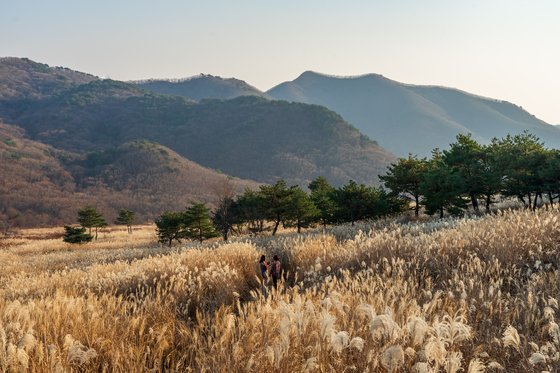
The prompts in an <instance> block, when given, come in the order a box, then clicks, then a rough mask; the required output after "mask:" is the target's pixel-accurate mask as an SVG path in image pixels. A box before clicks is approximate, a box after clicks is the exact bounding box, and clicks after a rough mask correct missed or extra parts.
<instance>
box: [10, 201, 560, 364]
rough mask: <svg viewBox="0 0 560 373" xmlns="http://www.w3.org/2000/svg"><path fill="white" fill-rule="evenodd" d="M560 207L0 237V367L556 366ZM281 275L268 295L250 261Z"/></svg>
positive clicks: (32, 232) (559, 356)
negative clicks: (283, 227)
mask: <svg viewBox="0 0 560 373" xmlns="http://www.w3.org/2000/svg"><path fill="white" fill-rule="evenodd" d="M559 215H560V212H559V211H558V210H539V211H536V212H532V211H528V210H518V211H508V212H502V213H497V214H494V215H486V216H482V217H476V218H469V219H445V220H438V221H425V222H422V221H420V222H416V223H414V222H412V223H399V222H391V221H379V222H373V223H360V224H356V225H355V226H354V227H352V226H335V227H331V228H328V229H327V230H326V232H322V231H321V230H320V229H317V230H308V231H307V232H306V233H304V234H301V235H298V234H296V233H292V232H284V233H282V234H280V235H279V236H277V237H268V236H266V237H265V236H260V237H252V238H249V237H247V238H237V239H236V240H234V241H232V242H230V243H224V242H222V241H219V240H215V241H214V242H210V243H207V244H204V245H202V246H200V245H198V244H193V243H189V244H182V245H177V246H174V247H170V248H169V247H167V246H161V245H160V244H158V243H157V238H156V235H155V232H154V227H153V226H143V227H136V228H137V229H136V230H135V231H134V233H133V234H132V235H128V234H127V233H126V229H116V228H113V229H107V230H103V231H102V232H101V233H100V236H99V240H98V241H97V242H94V243H91V244H84V245H70V244H65V243H63V242H62V239H61V234H62V229H50V230H48V229H34V230H23V231H20V236H16V237H11V238H3V239H1V240H0V371H2V372H27V371H29V372H71V371H73V372H144V371H146V372H147V371H150V372H163V371H174V372H191V371H192V372H262V371H270V372H409V371H411V372H419V373H420V372H459V371H463V372H469V373H474V372H485V371H486V372H542V371H549V372H554V371H558V370H560V327H559V325H558V324H557V322H556V318H557V317H558V316H559V315H557V313H559V307H558V302H559V300H560V272H559V269H558V265H559V259H560V256H559V253H558V249H559V247H560V219H559ZM261 254H265V255H266V256H267V259H269V258H271V257H272V255H275V254H276V255H279V257H280V259H281V261H282V263H283V268H284V270H285V275H286V276H285V282H284V283H283V284H281V286H280V287H279V292H277V293H275V292H272V291H271V295H270V296H268V297H267V298H264V297H263V296H262V295H261V292H260V290H259V280H258V278H257V274H258V269H257V260H258V258H259V256H260V255H261Z"/></svg>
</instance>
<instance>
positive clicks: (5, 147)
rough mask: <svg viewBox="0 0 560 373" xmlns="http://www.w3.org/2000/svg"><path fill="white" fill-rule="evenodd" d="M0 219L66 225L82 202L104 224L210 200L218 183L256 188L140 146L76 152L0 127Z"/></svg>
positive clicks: (213, 200)
mask: <svg viewBox="0 0 560 373" xmlns="http://www.w3.org/2000/svg"><path fill="white" fill-rule="evenodd" d="M0 174H1V175H2V178H0V222H6V221H10V223H12V224H15V225H18V226H38V225H54V224H64V223H66V224H68V223H71V222H74V221H75V219H76V211H77V210H78V209H79V208H81V207H83V206H84V205H86V204H91V205H95V206H97V207H98V208H99V209H100V211H102V212H103V213H104V214H105V215H106V217H107V218H108V219H110V221H112V220H113V219H114V217H115V216H116V214H117V212H118V209H119V208H123V207H124V208H129V209H131V210H133V211H135V212H136V214H137V217H138V221H139V222H143V221H146V220H152V219H153V218H154V217H155V216H156V215H158V214H159V213H161V212H162V211H163V210H166V209H177V208H181V207H183V206H187V205H188V204H189V203H190V202H192V201H204V202H207V203H209V204H210V205H213V204H214V203H216V202H217V198H218V195H219V193H220V189H221V188H223V186H224V183H225V182H226V180H229V182H228V183H230V184H231V186H232V188H233V189H234V190H236V191H237V192H241V191H242V190H243V189H245V188H247V187H249V188H256V187H257V186H258V184H257V183H255V182H252V181H247V180H240V179H236V178H229V179H228V177H227V176H226V175H223V174H220V173H218V172H216V171H213V170H210V169H207V168H204V167H202V166H200V165H198V164H196V163H194V162H192V161H189V160H187V159H185V158H183V157H181V156H179V155H178V154H177V153H175V152H173V151H172V150H170V149H168V148H166V147H164V146H161V145H159V144H155V143H150V142H148V141H136V142H129V143H125V144H123V145H121V146H119V147H117V148H111V149H107V150H106V151H103V152H94V153H88V154H85V155H80V154H76V153H69V152H65V151H60V150H57V149H55V148H52V147H51V146H48V145H45V144H41V143H39V142H36V141H33V140H30V139H28V138H26V137H25V135H24V131H23V130H22V129H20V128H18V127H15V126H11V125H7V124H3V123H0Z"/></svg>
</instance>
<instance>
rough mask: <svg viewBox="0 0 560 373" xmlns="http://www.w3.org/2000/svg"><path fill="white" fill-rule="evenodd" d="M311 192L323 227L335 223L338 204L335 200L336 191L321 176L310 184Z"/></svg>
mask: <svg viewBox="0 0 560 373" xmlns="http://www.w3.org/2000/svg"><path fill="white" fill-rule="evenodd" d="M309 190H311V201H312V202H313V204H314V205H315V207H316V208H317V209H318V210H319V218H320V220H321V223H322V224H323V227H324V228H326V227H327V224H328V223H332V222H334V217H335V213H336V202H335V200H334V198H335V193H336V190H335V188H333V187H332V186H331V185H330V184H329V182H328V181H327V179H325V178H324V177H322V176H320V177H318V178H316V179H315V180H313V181H312V182H311V183H310V184H309Z"/></svg>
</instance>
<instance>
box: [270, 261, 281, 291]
mask: <svg viewBox="0 0 560 373" xmlns="http://www.w3.org/2000/svg"><path fill="white" fill-rule="evenodd" d="M281 273H282V266H281V264H280V258H278V255H274V257H273V258H272V263H270V277H272V283H273V284H274V289H278V279H279V278H280V275H281Z"/></svg>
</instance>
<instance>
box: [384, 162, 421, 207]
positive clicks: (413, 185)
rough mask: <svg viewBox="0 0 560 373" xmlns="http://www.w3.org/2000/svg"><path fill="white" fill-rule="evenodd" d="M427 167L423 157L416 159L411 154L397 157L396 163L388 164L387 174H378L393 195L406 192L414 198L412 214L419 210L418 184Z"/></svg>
mask: <svg viewBox="0 0 560 373" xmlns="http://www.w3.org/2000/svg"><path fill="white" fill-rule="evenodd" d="M427 168H428V162H427V161H426V159H425V158H423V159H418V158H417V157H415V156H412V155H411V154H410V155H409V156H408V158H399V160H398V161H397V163H393V164H391V165H390V166H389V170H388V171H387V174H386V175H384V176H380V177H379V179H380V180H381V181H383V183H384V184H385V187H386V188H388V189H390V190H391V192H392V194H393V195H399V194H407V195H409V196H411V197H412V198H413V199H414V202H415V206H414V215H416V216H418V214H419V212H420V184H421V183H422V179H423V177H424V174H425V172H426V170H427Z"/></svg>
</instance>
